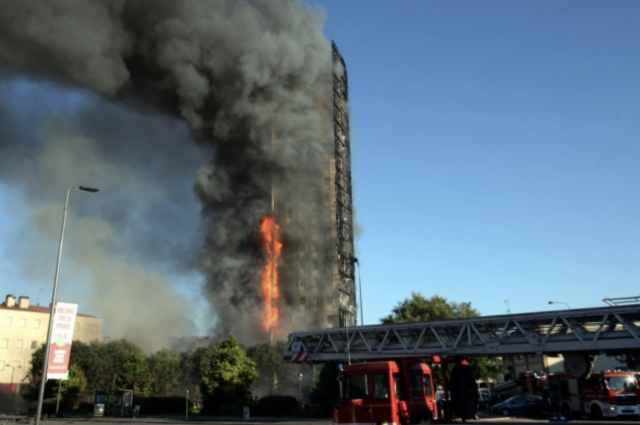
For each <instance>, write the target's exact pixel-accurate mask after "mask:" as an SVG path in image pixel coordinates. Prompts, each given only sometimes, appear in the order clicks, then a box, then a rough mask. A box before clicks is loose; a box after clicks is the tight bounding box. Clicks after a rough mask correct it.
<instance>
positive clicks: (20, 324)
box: [18, 319, 27, 328]
mask: <svg viewBox="0 0 640 425" xmlns="http://www.w3.org/2000/svg"><path fill="white" fill-rule="evenodd" d="M26 326H27V319H20V320H18V327H20V328H25V327H26Z"/></svg>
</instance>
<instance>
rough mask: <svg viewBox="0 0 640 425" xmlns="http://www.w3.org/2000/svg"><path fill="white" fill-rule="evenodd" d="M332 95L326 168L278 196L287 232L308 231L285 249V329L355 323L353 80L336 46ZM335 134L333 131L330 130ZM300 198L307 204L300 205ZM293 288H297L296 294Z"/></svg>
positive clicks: (304, 175) (325, 146) (325, 140)
mask: <svg viewBox="0 0 640 425" xmlns="http://www.w3.org/2000/svg"><path fill="white" fill-rule="evenodd" d="M332 56H333V74H332V78H333V84H332V88H333V90H332V91H333V93H332V99H331V101H330V102H328V103H327V104H329V105H331V107H330V110H327V111H325V113H326V114H328V115H329V117H328V118H331V117H332V119H329V120H327V121H328V122H330V123H331V124H332V125H333V132H332V133H333V134H332V135H333V138H332V139H331V138H327V137H325V138H321V140H320V144H321V146H322V149H323V152H322V157H323V162H324V166H323V167H321V169H320V170H318V171H315V170H313V171H308V172H306V173H301V174H300V176H301V179H300V181H299V182H297V185H294V186H293V187H294V189H293V191H292V192H290V193H287V194H285V193H280V194H279V195H278V199H279V201H278V214H277V215H278V218H279V222H280V223H282V226H283V229H284V233H285V234H287V233H288V232H287V229H291V228H297V229H298V231H302V232H304V233H305V235H304V237H299V238H295V239H296V240H297V241H303V242H297V244H295V246H292V245H291V244H290V243H288V242H293V241H287V240H286V237H285V240H284V241H283V242H284V243H285V246H287V247H288V249H285V250H284V251H283V257H282V268H283V281H284V282H289V284H285V285H284V286H286V287H288V288H290V289H293V288H296V289H297V291H296V290H294V291H290V292H289V298H291V299H289V300H286V301H285V300H283V301H285V302H283V303H281V304H280V305H281V307H280V309H281V311H282V313H283V315H282V320H283V321H284V322H285V323H282V325H283V328H284V329H291V330H306V329H318V328H325V327H336V326H347V325H349V326H351V325H355V324H356V309H357V306H356V302H355V300H356V296H355V295H356V292H355V291H356V289H355V279H354V264H353V261H354V243H353V206H352V188H351V153H350V141H349V114H348V80H347V71H346V66H345V62H344V59H343V58H342V56H341V54H340V52H339V50H338V47H337V46H336V45H335V43H333V44H332ZM329 134H331V133H329ZM296 198H297V199H298V200H301V201H303V204H305V205H307V208H306V209H301V208H297V209H296V208H295V205H296V204H298V205H299V203H296V202H295V201H296ZM293 292H296V294H295V298H294V297H293V295H294V294H293Z"/></svg>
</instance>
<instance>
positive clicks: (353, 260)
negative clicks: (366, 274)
mask: <svg viewBox="0 0 640 425" xmlns="http://www.w3.org/2000/svg"><path fill="white" fill-rule="evenodd" d="M351 261H352V262H353V264H355V265H357V266H358V282H359V283H360V290H359V291H358V292H360V326H363V325H364V305H363V304H362V271H361V270H360V262H358V259H357V258H356V257H351Z"/></svg>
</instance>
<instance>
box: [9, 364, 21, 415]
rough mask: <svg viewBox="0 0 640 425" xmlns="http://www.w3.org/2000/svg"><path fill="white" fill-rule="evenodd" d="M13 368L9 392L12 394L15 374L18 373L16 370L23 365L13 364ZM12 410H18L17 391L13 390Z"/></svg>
mask: <svg viewBox="0 0 640 425" xmlns="http://www.w3.org/2000/svg"><path fill="white" fill-rule="evenodd" d="M11 367H12V368H13V370H12V371H11V383H10V384H9V394H11V392H12V391H11V390H12V388H13V374H14V373H16V370H18V369H22V366H11ZM11 411H12V412H15V411H16V393H15V391H14V392H13V401H12V402H11Z"/></svg>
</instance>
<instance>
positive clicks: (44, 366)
mask: <svg viewBox="0 0 640 425" xmlns="http://www.w3.org/2000/svg"><path fill="white" fill-rule="evenodd" d="M72 189H73V190H83V191H85V192H90V193H95V192H97V191H98V189H95V188H93V187H87V186H70V187H69V189H67V198H66V200H65V202H64V212H63V213H62V230H61V231H60V246H59V247H58V260H57V262H56V274H55V277H54V279H53V296H52V297H51V306H50V307H49V329H48V330H47V339H46V341H45V344H44V362H43V363H42V376H41V379H40V394H39V395H38V411H37V413H36V425H40V416H41V415H42V400H43V399H44V384H45V383H46V382H47V363H49V344H50V343H51V333H52V331H53V310H54V309H55V307H56V295H57V292H58V274H59V272H60V258H61V257H62V242H63V240H64V225H65V222H66V221H67V206H68V205H69V194H70V193H71V190H72Z"/></svg>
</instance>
